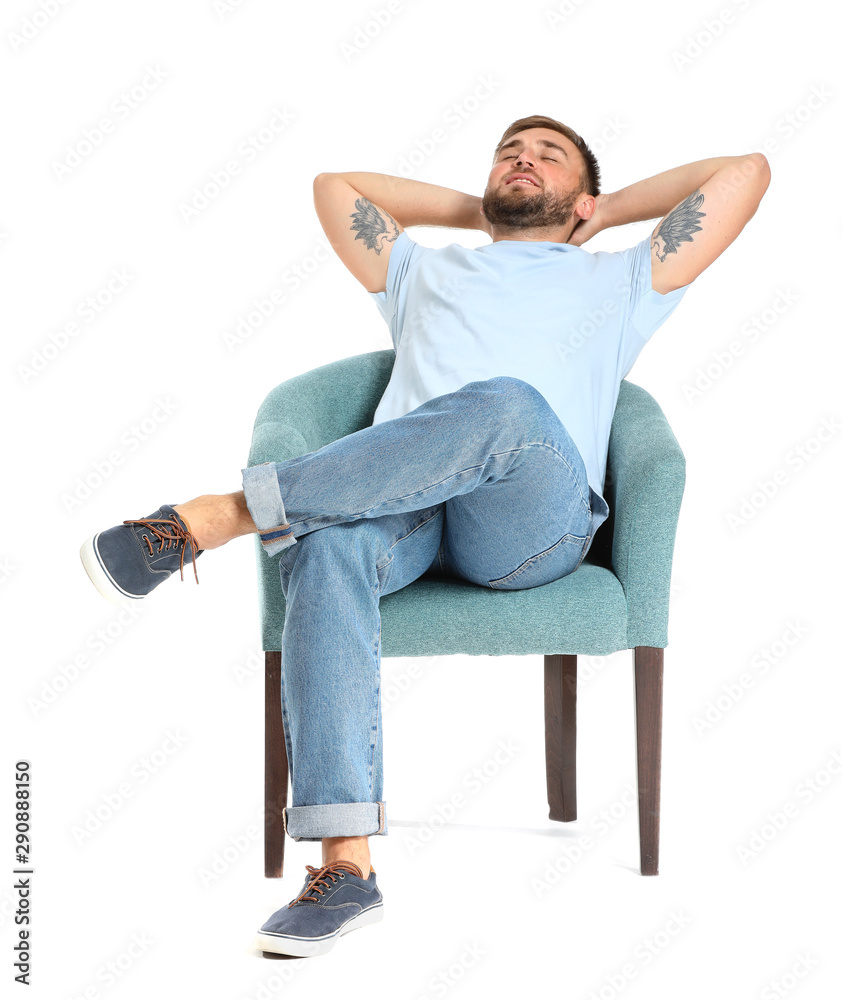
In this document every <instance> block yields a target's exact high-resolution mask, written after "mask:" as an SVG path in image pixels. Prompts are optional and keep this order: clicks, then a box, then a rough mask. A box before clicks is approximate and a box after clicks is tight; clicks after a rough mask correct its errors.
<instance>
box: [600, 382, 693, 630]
mask: <svg viewBox="0 0 842 1000" xmlns="http://www.w3.org/2000/svg"><path fill="white" fill-rule="evenodd" d="M684 477H685V461H684V453H683V452H682V450H681V447H680V446H679V444H678V441H676V439H675V435H674V434H673V432H672V428H671V427H670V425H669V424H668V423H667V419H666V417H665V416H664V414H663V411H662V410H661V408H660V406H658V404H657V403H656V402H655V400H654V399H653V398H652V396H650V395H649V393H648V392H646V390H645V389H642V388H641V387H640V386H638V385H634V384H633V383H631V382H626V381H623V383H622V384H621V386H620V395H619V397H618V399H617V407H616V410H615V412H614V421H613V423H612V426H611V436H610V439H609V444H608V468H607V471H606V478H605V499H606V500H607V502H608V506H609V507H610V508H611V511H612V514H613V517H614V537H613V542H612V549H611V564H612V568H613V570H614V573H615V574H616V576H617V578H618V579H619V581H620V583H621V585H622V587H623V590H624V591H625V595H626V601H627V604H628V643H629V649H633V648H634V647H635V646H658V647H664V646H666V645H667V624H668V617H669V592H670V576H671V573H672V557H673V548H674V545H675V533H676V527H677V524H678V513H679V510H680V508H681V499H682V496H683V495H684Z"/></svg>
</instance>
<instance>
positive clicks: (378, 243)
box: [351, 198, 400, 257]
mask: <svg viewBox="0 0 842 1000" xmlns="http://www.w3.org/2000/svg"><path fill="white" fill-rule="evenodd" d="M354 207H355V208H356V210H357V211H356V212H352V213H351V218H352V219H353V220H354V224H353V226H351V229H352V230H354V229H356V230H357V235H356V236H355V237H354V239H355V240H365V246H366V249H367V250H373V251H374V252H375V253H376V254H377V256H378V257H379V256H380V251H381V250H382V249H383V244H384V243H394V242H395V240H396V239H397V238H398V236H399V235H400V233H399V232H398V227H397V224H396V222H395V220H394V219H393V218H392V216H391V215H389V213H388V212H386V216H387V218H388V221H387V220H386V219H384V218H383V216H382V215H381V213H380V210H379V209H378V208H377V206H376V205H372V203H371V202H370V201H369V200H368V198H357V200H356V201H355V202H354Z"/></svg>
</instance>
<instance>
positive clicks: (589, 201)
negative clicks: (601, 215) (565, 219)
mask: <svg viewBox="0 0 842 1000" xmlns="http://www.w3.org/2000/svg"><path fill="white" fill-rule="evenodd" d="M595 211H596V200H595V199H594V196H593V195H592V194H586V195H585V197H584V198H583V199H582V200H581V201H580V202H579V204H578V205H577V206H576V215H578V216H579V218H580V219H582V220H584V221H585V222H587V220H588V219H589V218H590V217H591V216H592V215H593V214H594V212H595Z"/></svg>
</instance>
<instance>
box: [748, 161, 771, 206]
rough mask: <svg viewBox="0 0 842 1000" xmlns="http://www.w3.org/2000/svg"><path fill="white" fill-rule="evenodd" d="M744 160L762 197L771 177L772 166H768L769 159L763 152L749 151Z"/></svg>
mask: <svg viewBox="0 0 842 1000" xmlns="http://www.w3.org/2000/svg"><path fill="white" fill-rule="evenodd" d="M746 162H747V163H748V164H749V165H750V171H751V175H752V176H753V177H754V179H755V180H756V182H757V184H758V186H759V187H760V195H761V197H762V196H763V195H764V194H765V193H766V188H767V187H769V181H771V179H772V168H771V167H770V166H769V161H768V160H767V159H766V157H765V156H764V154H763V153H749V154H748V156H747V157H746Z"/></svg>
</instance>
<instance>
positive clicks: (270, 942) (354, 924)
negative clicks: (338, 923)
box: [256, 903, 383, 958]
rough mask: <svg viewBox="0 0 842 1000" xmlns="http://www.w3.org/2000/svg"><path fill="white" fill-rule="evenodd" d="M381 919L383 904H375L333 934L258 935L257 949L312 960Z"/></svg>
mask: <svg viewBox="0 0 842 1000" xmlns="http://www.w3.org/2000/svg"><path fill="white" fill-rule="evenodd" d="M382 919H383V904H382V903H377V904H375V905H374V906H370V907H369V908H368V909H367V910H363V912H362V913H360V914H359V915H358V916H356V917H354V919H353V920H349V921H348V923H347V924H343V926H342V927H340V928H339V930H337V931H334V932H333V934H325V935H324V936H323V937H317V938H307V937H293V936H292V935H288V934H258V935H257V942H256V943H257V947H258V948H259V949H260V950H261V951H264V952H269V953H270V954H272V955H295V956H297V957H298V958H312V957H313V956H314V955H324V954H325V952H327V951H330V949H331V948H332V947H333V946H334V945H335V944H336V941H337V939H338V938H341V937H342V935H343V934H348V933H349V932H350V931H355V930H358V929H359V928H360V927H366V926H367V925H368V924H376V923H378V921H380V920H382Z"/></svg>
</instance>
